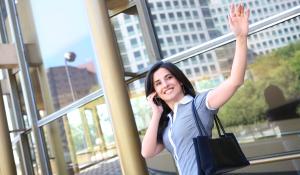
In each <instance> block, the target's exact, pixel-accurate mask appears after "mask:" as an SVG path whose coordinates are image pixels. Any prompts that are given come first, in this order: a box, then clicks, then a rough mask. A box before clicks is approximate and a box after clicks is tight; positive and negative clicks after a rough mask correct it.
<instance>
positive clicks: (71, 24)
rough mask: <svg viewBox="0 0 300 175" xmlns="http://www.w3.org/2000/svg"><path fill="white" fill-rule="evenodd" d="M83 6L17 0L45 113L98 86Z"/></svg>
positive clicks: (38, 97) (56, 2)
mask: <svg viewBox="0 0 300 175" xmlns="http://www.w3.org/2000/svg"><path fill="white" fill-rule="evenodd" d="M70 4H72V8H70ZM84 6H85V5H84V4H83V2H82V1H76V2H73V1H70V0H64V1H48V2H46V1H36V0H34V1H29V0H25V1H18V2H17V11H18V14H19V19H20V24H21V25H20V27H21V30H22V35H23V39H24V44H25V45H26V48H27V50H28V55H27V56H28V58H29V60H30V62H31V64H30V66H31V76H32V77H31V78H32V79H33V80H35V81H32V82H34V87H35V92H36V94H35V96H36V101H37V106H38V108H39V110H45V109H47V111H46V113H45V114H49V113H51V112H53V111H54V110H57V109H60V108H62V107H64V106H66V105H68V104H70V103H71V102H73V101H75V100H77V99H79V98H82V97H84V96H86V95H88V94H89V93H91V92H93V91H95V90H97V89H99V84H98V81H97V80H98V75H97V68H96V67H95V65H96V64H95V63H96V60H95V55H94V51H93V48H92V43H91V36H90V34H89V28H88V26H89V25H88V22H87V16H86V11H85V10H86V9H85V8H84ZM53 11H55V13H53ZM44 103H45V104H44Z"/></svg>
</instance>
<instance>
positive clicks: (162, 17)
mask: <svg viewBox="0 0 300 175" xmlns="http://www.w3.org/2000/svg"><path fill="white" fill-rule="evenodd" d="M159 17H160V19H161V20H162V21H164V20H166V14H164V13H162V14H160V15H159Z"/></svg>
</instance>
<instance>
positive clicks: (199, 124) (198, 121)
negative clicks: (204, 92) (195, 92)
mask: <svg viewBox="0 0 300 175" xmlns="http://www.w3.org/2000/svg"><path fill="white" fill-rule="evenodd" d="M192 111H193V114H194V115H193V117H194V120H195V123H196V126H197V129H198V131H199V134H200V136H208V134H207V131H206V129H205V127H204V125H203V123H202V121H201V119H200V117H199V114H198V111H197V110H196V105H195V98H194V99H193V102H192ZM214 121H215V124H216V128H217V130H218V134H219V137H221V135H222V133H223V135H225V136H226V135H227V133H226V132H225V129H224V127H223V125H222V123H221V121H220V119H219V117H218V115H217V114H215V115H214ZM221 131H222V133H221Z"/></svg>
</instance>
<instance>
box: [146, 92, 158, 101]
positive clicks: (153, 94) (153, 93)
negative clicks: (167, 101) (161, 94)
mask: <svg viewBox="0 0 300 175" xmlns="http://www.w3.org/2000/svg"><path fill="white" fill-rule="evenodd" d="M155 95H156V92H152V93H151V94H150V95H148V97H147V100H148V101H150V102H151V101H153V98H154V96H155Z"/></svg>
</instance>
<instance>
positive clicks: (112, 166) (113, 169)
mask: <svg viewBox="0 0 300 175" xmlns="http://www.w3.org/2000/svg"><path fill="white" fill-rule="evenodd" d="M100 174H101V175H122V172H121V168H120V163H119V158H118V157H115V158H112V159H109V160H105V161H103V162H101V163H99V164H97V165H94V166H92V167H90V168H88V169H86V170H84V172H82V173H80V175H100Z"/></svg>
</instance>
